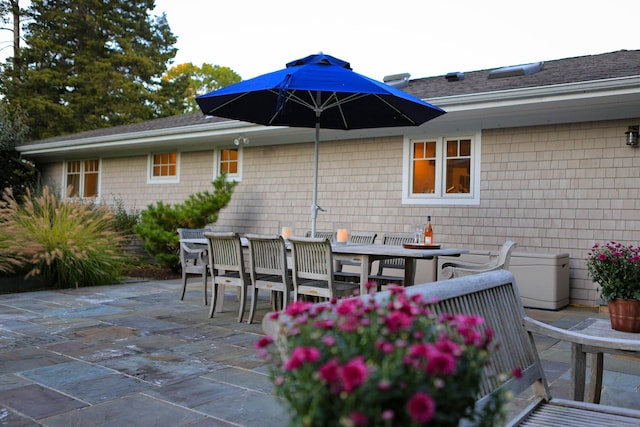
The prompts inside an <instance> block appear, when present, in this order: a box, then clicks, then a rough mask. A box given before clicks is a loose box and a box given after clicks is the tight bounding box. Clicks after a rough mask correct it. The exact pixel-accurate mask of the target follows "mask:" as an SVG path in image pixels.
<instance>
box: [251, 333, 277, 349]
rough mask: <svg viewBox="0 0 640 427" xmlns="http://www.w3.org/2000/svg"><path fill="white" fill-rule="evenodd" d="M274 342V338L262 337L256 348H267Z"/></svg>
mask: <svg viewBox="0 0 640 427" xmlns="http://www.w3.org/2000/svg"><path fill="white" fill-rule="evenodd" d="M272 342H273V338H272V337H270V336H266V337H262V338H260V339H259V340H258V341H257V342H256V344H255V346H254V347H255V348H257V349H261V348H265V347H266V346H268V345H269V344H271V343H272Z"/></svg>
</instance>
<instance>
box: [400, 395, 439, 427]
mask: <svg viewBox="0 0 640 427" xmlns="http://www.w3.org/2000/svg"><path fill="white" fill-rule="evenodd" d="M407 409H408V410H409V415H410V416H411V419H412V420H413V421H416V422H419V423H427V422H429V421H431V419H432V418H433V416H434V415H435V413H436V405H435V402H434V401H433V399H432V398H431V396H429V395H428V394H427V393H423V392H418V393H416V394H414V395H413V397H412V398H411V399H410V400H409V403H407Z"/></svg>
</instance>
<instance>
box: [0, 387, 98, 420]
mask: <svg viewBox="0 0 640 427" xmlns="http://www.w3.org/2000/svg"><path fill="white" fill-rule="evenodd" d="M0 404H2V405H5V406H7V407H10V408H11V409H13V410H15V411H18V412H19V413H21V414H24V415H27V416H29V417H31V418H33V419H35V420H38V419H41V418H46V417H51V416H54V415H58V414H64V413H66V412H69V411H72V410H73V409H79V408H83V407H85V406H87V405H88V404H87V403H86V402H82V401H80V400H77V399H73V398H71V397H69V396H66V395H64V394H62V393H60V392H58V391H56V390H52V389H50V388H46V387H42V386H40V385H38V384H29V385H27V386H24V387H16V388H12V389H9V390H0Z"/></svg>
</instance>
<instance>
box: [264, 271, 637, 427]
mask: <svg viewBox="0 0 640 427" xmlns="http://www.w3.org/2000/svg"><path fill="white" fill-rule="evenodd" d="M407 292H408V293H409V294H414V293H420V294H422V295H423V297H424V298H427V299H434V298H435V299H437V300H438V302H437V303H436V304H435V305H434V307H433V311H435V312H440V313H444V312H446V313H460V314H477V315H480V316H482V317H484V318H485V322H486V324H487V326H489V327H490V328H492V329H493V331H494V333H495V337H496V340H497V341H498V342H499V344H500V345H499V346H498V348H497V349H496V351H495V353H494V354H493V357H492V363H491V369H495V371H496V372H511V370H512V369H513V368H520V369H521V370H522V377H521V378H518V379H516V378H511V379H509V380H507V382H505V383H503V384H498V383H496V382H495V381H496V380H495V378H491V376H487V378H486V379H485V383H484V384H483V387H482V395H481V396H480V397H479V399H478V401H477V405H478V407H482V405H483V403H484V402H485V401H486V400H487V398H488V396H490V395H491V393H493V392H495V391H496V390H497V389H498V388H499V387H507V388H509V389H510V390H511V391H512V392H513V394H514V395H515V396H517V395H519V394H520V393H522V392H524V391H525V390H527V389H528V388H529V387H532V389H533V392H534V397H533V398H532V399H531V403H530V404H529V405H528V406H527V407H526V408H525V409H524V410H523V411H522V412H520V413H518V414H515V416H513V417H512V418H511V419H510V421H509V422H508V424H507V425H509V426H516V425H521V426H554V427H556V426H607V427H609V426H616V427H618V426H638V425H640V411H637V410H632V409H627V408H618V407H613V406H605V405H598V404H593V403H585V402H577V401H573V400H566V399H558V398H554V397H552V396H551V393H550V390H549V385H548V383H547V380H546V378H545V375H544V370H543V368H542V365H541V363H540V359H539V357H538V353H537V350H536V346H535V342H534V337H533V333H532V332H531V331H530V330H529V329H535V331H536V333H544V332H545V330H549V331H551V332H552V335H553V336H555V337H556V338H562V339H568V340H570V341H571V340H573V341H575V340H578V341H584V340H586V339H588V338H589V337H586V336H582V335H581V334H579V333H574V332H571V331H566V330H558V329H557V328H552V327H548V328H547V327H546V325H544V324H542V323H540V322H537V321H535V320H534V319H530V318H528V317H527V316H526V314H525V311H524V308H523V306H522V303H521V301H520V296H519V294H518V289H517V287H516V284H515V279H514V277H513V275H512V274H511V273H510V272H508V271H505V270H500V271H492V272H488V273H482V274H477V275H472V276H465V277H460V278H456V279H451V280H445V281H440V282H435V283H429V284H425V285H419V286H414V287H411V288H408V290H407ZM377 297H378V298H386V293H385V292H381V293H379V294H378V296H377ZM262 326H263V330H264V331H265V332H266V333H267V334H269V335H272V336H278V331H279V327H280V326H279V324H278V323H277V322H276V321H273V320H271V319H270V318H269V316H265V318H264V320H263V325H262ZM560 331H561V332H560ZM279 338H282V337H279ZM281 350H282V349H281Z"/></svg>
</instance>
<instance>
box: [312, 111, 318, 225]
mask: <svg viewBox="0 0 640 427" xmlns="http://www.w3.org/2000/svg"><path fill="white" fill-rule="evenodd" d="M319 145H320V111H316V139H315V144H314V156H313V157H314V162H315V163H314V167H313V204H312V205H311V237H316V219H317V218H318V210H319V209H320V206H318V155H319V152H320V150H319Z"/></svg>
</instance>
